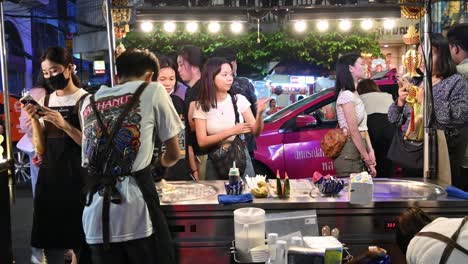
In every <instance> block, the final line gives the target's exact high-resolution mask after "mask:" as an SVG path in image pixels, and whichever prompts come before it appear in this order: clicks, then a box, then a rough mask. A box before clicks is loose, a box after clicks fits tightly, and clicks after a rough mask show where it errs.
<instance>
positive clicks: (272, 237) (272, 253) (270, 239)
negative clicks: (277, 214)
mask: <svg viewBox="0 0 468 264" xmlns="http://www.w3.org/2000/svg"><path fill="white" fill-rule="evenodd" d="M277 240H278V234H277V233H268V235H267V244H268V252H269V257H268V261H267V263H270V264H273V263H276V262H275V261H276V248H277V245H276V242H277Z"/></svg>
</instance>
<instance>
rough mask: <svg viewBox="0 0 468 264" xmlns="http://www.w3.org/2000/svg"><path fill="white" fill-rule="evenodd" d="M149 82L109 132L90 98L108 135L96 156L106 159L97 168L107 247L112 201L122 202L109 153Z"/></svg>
mask: <svg viewBox="0 0 468 264" xmlns="http://www.w3.org/2000/svg"><path fill="white" fill-rule="evenodd" d="M148 84H149V83H148V82H144V83H142V84H141V85H140V86H139V87H138V89H137V90H136V92H135V93H134V94H133V96H132V98H131V99H130V102H128V103H127V105H126V106H125V108H124V110H123V112H122V113H121V114H120V115H119V117H118V119H117V121H116V122H115V123H114V126H113V127H112V130H111V132H110V133H108V129H107V128H106V126H105V125H104V123H103V122H102V118H101V115H100V113H99V111H98V110H97V108H96V101H95V100H94V94H93V95H92V96H91V98H90V100H91V103H90V104H91V107H92V109H93V111H94V113H95V115H96V120H97V122H98V125H99V127H100V128H101V131H102V134H101V136H106V144H105V145H104V149H103V151H102V152H98V154H97V156H98V157H95V158H96V159H98V160H99V158H100V157H104V159H105V160H104V162H103V163H101V164H99V165H100V168H97V169H98V170H99V171H98V173H99V174H100V176H101V177H102V179H101V184H102V185H103V187H104V192H103V206H102V219H101V220H102V239H103V242H104V248H105V249H108V248H109V242H110V227H109V220H110V212H109V211H110V203H111V202H112V203H115V204H120V203H121V202H122V195H121V193H120V192H119V191H118V190H117V188H116V187H115V183H116V180H117V179H116V177H112V176H111V175H109V174H108V173H107V165H108V162H109V157H110V155H109V154H110V150H111V145H113V144H112V143H113V141H114V137H115V134H116V133H117V131H118V130H120V128H121V125H122V122H123V120H124V119H125V118H126V117H127V114H128V113H129V112H130V110H131V109H132V108H133V107H134V105H135V104H136V103H137V102H138V99H139V98H140V95H141V93H142V92H143V90H144V89H145V88H146V87H147V86H148ZM92 195H94V193H90V199H91V197H92Z"/></svg>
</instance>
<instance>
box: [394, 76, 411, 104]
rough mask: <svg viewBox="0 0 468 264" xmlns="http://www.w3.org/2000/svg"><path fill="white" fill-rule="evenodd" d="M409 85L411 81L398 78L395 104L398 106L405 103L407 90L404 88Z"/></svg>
mask: <svg viewBox="0 0 468 264" xmlns="http://www.w3.org/2000/svg"><path fill="white" fill-rule="evenodd" d="M409 85H411V83H410V82H409V81H408V80H407V79H406V78H404V79H398V87H399V89H398V101H397V104H398V106H399V107H402V106H403V105H405V102H406V97H408V91H407V90H406V88H407V87H408V86H409Z"/></svg>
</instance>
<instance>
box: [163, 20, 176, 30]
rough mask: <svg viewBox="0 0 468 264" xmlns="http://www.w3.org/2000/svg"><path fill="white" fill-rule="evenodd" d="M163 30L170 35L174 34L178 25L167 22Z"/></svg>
mask: <svg viewBox="0 0 468 264" xmlns="http://www.w3.org/2000/svg"><path fill="white" fill-rule="evenodd" d="M163 28H164V31H166V32H168V33H172V32H174V31H176V29H177V25H176V23H174V22H172V21H171V22H166V23H164V25H163Z"/></svg>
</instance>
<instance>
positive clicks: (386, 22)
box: [383, 19, 396, 30]
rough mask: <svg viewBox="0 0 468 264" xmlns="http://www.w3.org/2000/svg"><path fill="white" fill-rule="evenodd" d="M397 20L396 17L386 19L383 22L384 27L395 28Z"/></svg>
mask: <svg viewBox="0 0 468 264" xmlns="http://www.w3.org/2000/svg"><path fill="white" fill-rule="evenodd" d="M395 24H396V22H395V20H394V19H385V20H384V22H383V27H384V29H387V30H390V29H393V28H394V27H395Z"/></svg>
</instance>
